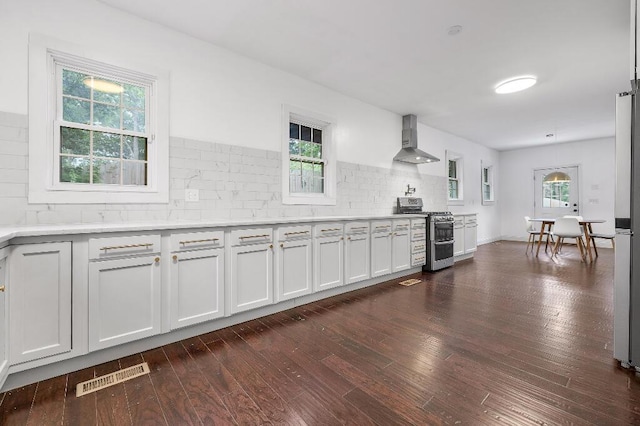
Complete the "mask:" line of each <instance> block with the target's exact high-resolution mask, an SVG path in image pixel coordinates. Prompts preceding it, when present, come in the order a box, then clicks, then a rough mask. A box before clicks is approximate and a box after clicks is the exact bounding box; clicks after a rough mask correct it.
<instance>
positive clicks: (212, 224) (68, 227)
mask: <svg viewBox="0 0 640 426" xmlns="http://www.w3.org/2000/svg"><path fill="white" fill-rule="evenodd" d="M401 218H402V219H411V218H424V215H419V214H415V215H414V214H402V215H399V214H390V215H383V216H379V215H378V216H312V217H279V218H260V219H220V220H194V221H187V220H173V221H149V222H144V223H143V222H127V223H68V224H59V225H32V226H8V227H1V228H0V244H2V243H4V242H6V241H9V240H10V239H12V238H17V237H41V236H46V235H65V234H97V233H102V232H131V231H162V230H168V229H187V228H189V229H193V228H219V227H228V226H251V227H253V226H263V225H281V224H288V223H314V222H335V221H355V220H378V219H401Z"/></svg>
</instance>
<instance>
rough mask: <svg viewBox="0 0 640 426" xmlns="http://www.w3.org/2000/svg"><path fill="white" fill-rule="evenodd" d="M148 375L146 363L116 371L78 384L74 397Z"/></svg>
mask: <svg viewBox="0 0 640 426" xmlns="http://www.w3.org/2000/svg"><path fill="white" fill-rule="evenodd" d="M145 374H149V366H148V365H147V363H146V362H143V363H142V364H138V365H134V366H133V367H129V368H125V369H123V370H118V371H116V372H114V373H111V374H107V375H104V376H100V377H96V378H95V379H91V380H87V381H86V382H82V383H78V386H76V397H79V396H83V395H86V394H88V393H91V392H95V391H98V390H100V389H104V388H108V387H109V386H113V385H115V384H117V383H122V382H124V381H127V380H129V379H133V378H134V377H138V376H142V375H145Z"/></svg>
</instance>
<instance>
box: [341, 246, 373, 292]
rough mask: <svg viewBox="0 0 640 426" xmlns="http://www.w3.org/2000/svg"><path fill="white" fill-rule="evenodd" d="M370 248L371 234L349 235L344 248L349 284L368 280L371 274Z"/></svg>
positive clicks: (346, 276) (347, 281)
mask: <svg viewBox="0 0 640 426" xmlns="http://www.w3.org/2000/svg"><path fill="white" fill-rule="evenodd" d="M369 250H370V244H369V234H356V235H349V236H348V237H347V240H346V243H345V249H344V259H345V262H344V271H345V281H346V283H347V284H351V283H355V282H358V281H362V280H366V279H368V278H369V277H370V276H371V268H370V266H369V259H370V257H371V256H370V255H369Z"/></svg>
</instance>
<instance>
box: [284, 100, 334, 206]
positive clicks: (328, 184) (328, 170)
mask: <svg viewBox="0 0 640 426" xmlns="http://www.w3.org/2000/svg"><path fill="white" fill-rule="evenodd" d="M292 119H293V120H294V121H295V122H298V123H307V124H309V125H311V126H315V127H319V128H321V129H322V158H323V160H324V174H325V175H324V193H323V194H314V193H292V192H290V190H289V161H290V155H289V123H290V120H292ZM335 129H336V120H335V119H333V118H331V117H329V116H326V115H324V114H320V113H316V112H311V111H307V110H304V109H302V108H298V107H294V106H291V105H283V106H282V149H281V155H282V204H288V205H333V206H334V205H336V201H337V199H336V168H337V161H336V154H335V137H336V133H335Z"/></svg>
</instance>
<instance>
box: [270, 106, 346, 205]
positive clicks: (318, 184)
mask: <svg viewBox="0 0 640 426" xmlns="http://www.w3.org/2000/svg"><path fill="white" fill-rule="evenodd" d="M283 121H284V122H283V127H284V128H285V129H286V130H285V131H284V132H283V133H285V135H286V137H285V138H284V139H285V140H284V141H283V155H282V157H283V197H282V199H283V203H284V204H324V205H327V204H335V203H336V199H335V169H336V164H335V160H334V157H333V152H334V149H333V129H334V127H335V121H334V120H332V119H329V118H327V117H324V116H321V115H319V114H317V113H310V112H306V111H302V110H300V109H297V108H293V107H288V106H285V107H284V112H283Z"/></svg>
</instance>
